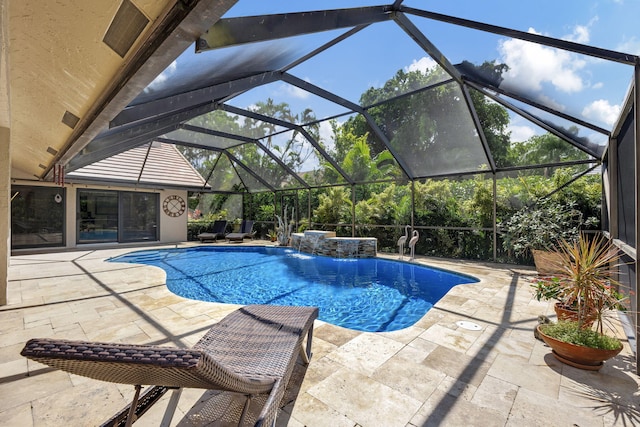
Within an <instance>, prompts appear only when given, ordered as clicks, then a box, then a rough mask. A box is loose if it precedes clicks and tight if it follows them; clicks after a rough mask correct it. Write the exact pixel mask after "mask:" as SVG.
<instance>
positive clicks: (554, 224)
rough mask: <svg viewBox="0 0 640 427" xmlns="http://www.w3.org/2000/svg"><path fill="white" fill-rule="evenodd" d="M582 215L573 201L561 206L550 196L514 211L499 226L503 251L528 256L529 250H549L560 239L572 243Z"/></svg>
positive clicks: (580, 225) (523, 256)
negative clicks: (528, 206) (501, 225)
mask: <svg viewBox="0 0 640 427" xmlns="http://www.w3.org/2000/svg"><path fill="white" fill-rule="evenodd" d="M582 218H583V216H582V213H581V212H580V211H578V210H577V209H575V208H574V206H573V204H568V205H561V204H559V203H556V202H554V201H553V200H551V199H543V200H541V201H540V202H539V203H538V204H537V205H536V206H535V207H533V208H529V209H522V210H520V211H518V212H516V213H515V214H514V215H513V216H512V217H511V218H510V219H509V220H508V221H506V223H505V224H504V225H503V227H502V232H503V238H504V240H503V246H504V248H505V250H507V251H509V252H511V253H513V254H514V255H515V256H517V257H521V258H525V259H526V258H527V257H528V256H529V254H530V251H531V250H532V249H539V250H552V249H554V247H556V246H558V244H559V243H560V242H561V241H563V240H564V241H567V242H572V241H574V240H575V239H576V238H577V237H578V235H579V233H580V228H581V227H582V225H583V219H582Z"/></svg>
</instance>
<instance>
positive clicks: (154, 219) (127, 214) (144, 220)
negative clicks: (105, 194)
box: [120, 193, 158, 242]
mask: <svg viewBox="0 0 640 427" xmlns="http://www.w3.org/2000/svg"><path fill="white" fill-rule="evenodd" d="M120 224H121V227H120V241H122V242H138V241H142V240H151V241H153V240H158V195H157V194H155V193H120Z"/></svg>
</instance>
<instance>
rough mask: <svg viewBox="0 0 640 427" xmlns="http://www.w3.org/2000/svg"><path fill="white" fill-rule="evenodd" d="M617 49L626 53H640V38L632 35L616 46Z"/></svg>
mask: <svg viewBox="0 0 640 427" xmlns="http://www.w3.org/2000/svg"><path fill="white" fill-rule="evenodd" d="M616 50H617V51H619V52H624V53H631V54H633V55H640V40H638V39H637V38H636V37H635V36H634V37H631V38H630V39H627V40H625V41H623V42H622V43H620V44H619V45H618V46H616Z"/></svg>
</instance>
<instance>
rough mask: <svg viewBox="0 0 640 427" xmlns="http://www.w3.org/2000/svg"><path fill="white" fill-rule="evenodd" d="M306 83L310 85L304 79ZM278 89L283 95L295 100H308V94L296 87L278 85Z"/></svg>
mask: <svg viewBox="0 0 640 427" xmlns="http://www.w3.org/2000/svg"><path fill="white" fill-rule="evenodd" d="M305 81H307V83H310V82H309V80H308V79H305ZM280 89H281V90H282V92H284V93H285V94H287V95H289V96H291V97H293V98H296V99H307V98H309V95H310V94H309V92H307V91H306V90H303V89H300V88H299V87H298V86H294V85H290V84H282V85H280Z"/></svg>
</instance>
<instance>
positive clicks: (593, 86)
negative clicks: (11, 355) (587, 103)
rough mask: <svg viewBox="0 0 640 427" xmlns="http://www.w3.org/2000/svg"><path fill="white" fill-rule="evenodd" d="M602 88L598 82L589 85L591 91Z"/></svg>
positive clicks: (602, 85)
mask: <svg viewBox="0 0 640 427" xmlns="http://www.w3.org/2000/svg"><path fill="white" fill-rule="evenodd" d="M603 87H604V83H602V82H598V83H594V84H592V85H591V89H602V88H603Z"/></svg>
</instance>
